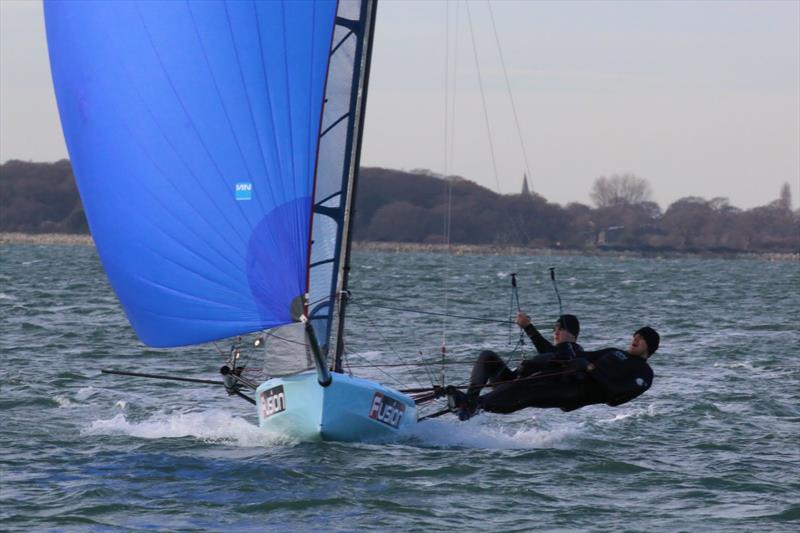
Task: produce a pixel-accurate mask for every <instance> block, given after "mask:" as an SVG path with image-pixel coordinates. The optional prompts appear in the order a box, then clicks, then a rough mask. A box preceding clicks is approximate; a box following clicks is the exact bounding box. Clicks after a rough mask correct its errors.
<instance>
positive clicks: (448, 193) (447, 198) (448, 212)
mask: <svg viewBox="0 0 800 533" xmlns="http://www.w3.org/2000/svg"><path fill="white" fill-rule="evenodd" d="M457 5H458V4H456V6H457ZM444 27H445V46H444V49H445V54H444V128H443V130H444V139H443V140H444V145H443V148H444V150H443V155H444V168H443V170H444V172H443V175H444V176H443V177H444V204H445V206H446V207H445V214H444V224H443V228H442V233H443V236H444V242H445V260H444V272H443V275H442V290H443V293H444V313H445V315H444V316H443V317H442V342H441V348H440V351H441V367H440V368H441V370H440V382H441V385H442V386H444V383H445V365H444V362H445V357H446V355H447V326H448V324H447V318H448V317H447V316H446V314H447V311H448V309H449V307H448V304H449V300H448V296H449V287H448V284H447V282H448V279H449V277H450V260H451V256H450V222H451V219H452V195H453V187H452V183H451V181H450V179H449V177H448V176H449V172H448V170H449V168H448V153H447V146H448V142H449V136H450V130H449V127H448V120H447V119H448V114H449V112H450V101H449V98H450V3H449V2H445V24H444ZM454 76H455V73H454Z"/></svg>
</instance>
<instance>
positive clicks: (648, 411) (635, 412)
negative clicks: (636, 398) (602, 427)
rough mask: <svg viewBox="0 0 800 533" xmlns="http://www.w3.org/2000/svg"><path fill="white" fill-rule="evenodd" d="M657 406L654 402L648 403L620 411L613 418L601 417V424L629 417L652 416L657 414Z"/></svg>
mask: <svg viewBox="0 0 800 533" xmlns="http://www.w3.org/2000/svg"><path fill="white" fill-rule="evenodd" d="M656 414H657V413H656V407H655V405H653V404H650V405H648V406H647V407H639V408H636V409H629V410H627V411H624V412H622V413H618V414H616V415H614V416H613V417H611V418H601V419H599V420H598V422H599V423H601V424H611V423H614V422H620V421H622V420H626V419H628V418H642V417H645V418H649V417H652V416H656Z"/></svg>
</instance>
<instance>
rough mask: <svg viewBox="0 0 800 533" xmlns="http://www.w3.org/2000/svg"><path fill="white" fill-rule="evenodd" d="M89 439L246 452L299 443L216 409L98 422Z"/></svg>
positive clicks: (92, 428) (118, 416) (116, 418)
mask: <svg viewBox="0 0 800 533" xmlns="http://www.w3.org/2000/svg"><path fill="white" fill-rule="evenodd" d="M83 433H84V434H86V435H130V436H132V437H137V438H141V439H170V438H185V437H192V438H195V439H198V440H200V441H203V442H208V443H224V444H231V445H234V446H241V447H246V448H251V447H259V446H276V445H291V444H296V442H297V441H295V440H293V439H291V438H289V437H287V436H285V435H278V434H274V433H270V432H268V431H265V430H264V429H262V428H259V427H258V426H256V425H253V424H251V423H250V422H248V421H247V420H245V419H243V418H241V417H238V416H234V415H232V414H231V413H229V412H228V411H224V410H221V409H214V410H209V411H201V412H190V413H159V414H155V415H153V416H152V417H150V418H148V419H146V420H141V421H131V420H128V418H127V417H126V416H125V415H124V414H118V415H116V416H114V417H113V418H110V419H107V420H95V421H93V422H92V423H91V424H90V425H89V427H87V428H86V429H84V430H83Z"/></svg>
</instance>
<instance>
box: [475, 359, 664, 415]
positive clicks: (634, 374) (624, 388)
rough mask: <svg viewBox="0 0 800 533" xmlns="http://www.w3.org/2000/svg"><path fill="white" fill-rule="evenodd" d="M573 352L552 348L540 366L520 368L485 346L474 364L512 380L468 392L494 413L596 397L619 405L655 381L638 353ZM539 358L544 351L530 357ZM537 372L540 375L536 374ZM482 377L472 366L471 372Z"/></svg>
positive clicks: (565, 406) (567, 405)
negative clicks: (565, 355)
mask: <svg viewBox="0 0 800 533" xmlns="http://www.w3.org/2000/svg"><path fill="white" fill-rule="evenodd" d="M545 355H549V354H545ZM577 355H578V356H577V357H574V358H572V359H569V360H566V361H564V360H562V359H558V358H557V357H558V355H557V354H556V355H554V356H553V357H551V358H550V359H549V361H547V362H544V366H543V368H542V369H541V370H537V371H535V372H532V373H526V374H521V373H520V372H519V370H520V369H517V370H516V371H512V370H509V369H508V367H506V366H505V365H504V364H503V363H502V360H499V357H498V356H497V355H496V354H494V353H492V352H483V353H482V354H481V357H479V358H478V361H479V363H481V364H480V365H478V364H476V369H477V367H478V366H481V367H483V368H485V369H486V370H491V369H492V368H494V370H496V371H497V373H496V374H495V375H494V376H489V377H488V381H493V382H498V381H510V383H503V384H499V385H498V386H496V387H494V388H493V389H492V390H491V392H489V393H487V394H484V395H483V396H480V397H478V396H477V394H475V395H473V394H472V393H473V390H480V389H478V388H476V389H472V390H470V393H469V394H468V396H469V397H470V400H471V401H472V402H474V404H475V405H476V406H477V407H480V408H482V409H484V410H485V411H490V412H493V413H512V412H514V411H517V410H519V409H524V408H526V407H539V408H548V407H558V408H561V409H562V410H564V411H573V410H575V409H579V408H581V407H584V406H586V405H591V404H597V403H605V404H608V405H611V406H617V405H621V404H623V403H625V402H628V401H630V400H632V399H634V398H636V397H637V396H639V395H640V394H642V393H643V392H645V391H646V390H647V389H649V388H650V386H651V385H652V383H653V371H652V369H651V368H650V365H648V364H647V361H646V360H645V359H643V358H641V357H636V356H632V355H630V354H628V353H627V352H624V351H622V350H618V349H616V348H607V349H604V350H597V351H593V352H583V351H581V352H580V353H578V354H577ZM481 358H483V361H481ZM495 358H497V359H495ZM538 358H542V356H537V357H535V358H533V360H536V359H538ZM498 360H499V365H502V367H501V366H499V365H498ZM590 363H591V364H592V365H594V368H593V369H592V370H591V371H589V370H587V367H588V365H589V364H590ZM537 366H539V365H537ZM479 373H480V372H479ZM537 375H541V377H538V378H537V377H536V376H537ZM480 377H481V376H480V375H476V372H475V370H473V378H480ZM475 383H476V384H478V383H480V382H479V381H476V382H475ZM483 383H486V381H484V382H483Z"/></svg>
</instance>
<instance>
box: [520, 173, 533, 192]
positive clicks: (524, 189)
mask: <svg viewBox="0 0 800 533" xmlns="http://www.w3.org/2000/svg"><path fill="white" fill-rule="evenodd" d="M522 196H533V194H531V190H530V189H529V188H528V175H527V174H523V175H522Z"/></svg>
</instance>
